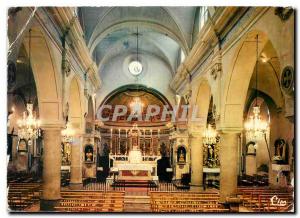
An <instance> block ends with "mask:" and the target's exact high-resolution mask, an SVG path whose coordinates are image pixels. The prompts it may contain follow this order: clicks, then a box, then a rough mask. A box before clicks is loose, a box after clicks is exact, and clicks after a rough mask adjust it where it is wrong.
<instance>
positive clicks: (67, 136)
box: [61, 122, 75, 142]
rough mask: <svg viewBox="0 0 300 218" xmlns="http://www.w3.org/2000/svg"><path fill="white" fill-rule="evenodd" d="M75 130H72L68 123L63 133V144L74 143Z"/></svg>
mask: <svg viewBox="0 0 300 218" xmlns="http://www.w3.org/2000/svg"><path fill="white" fill-rule="evenodd" d="M74 134H75V130H74V129H73V128H72V126H71V124H70V122H68V123H67V125H66V128H65V129H63V130H62V131H61V136H62V142H72V141H73V136H74Z"/></svg>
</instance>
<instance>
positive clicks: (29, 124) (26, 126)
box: [17, 103, 41, 141]
mask: <svg viewBox="0 0 300 218" xmlns="http://www.w3.org/2000/svg"><path fill="white" fill-rule="evenodd" d="M26 109H27V111H24V112H23V118H22V120H18V121H17V124H18V138H20V139H25V140H27V141H29V140H32V139H37V138H38V137H39V136H41V129H40V121H39V120H38V119H36V117H35V115H33V104H30V103H28V104H27V105H26Z"/></svg>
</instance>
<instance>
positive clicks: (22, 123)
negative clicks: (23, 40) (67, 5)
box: [17, 29, 41, 141]
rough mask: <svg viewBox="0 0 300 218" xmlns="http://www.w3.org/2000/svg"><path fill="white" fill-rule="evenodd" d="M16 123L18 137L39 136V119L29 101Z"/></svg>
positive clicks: (35, 137)
mask: <svg viewBox="0 0 300 218" xmlns="http://www.w3.org/2000/svg"><path fill="white" fill-rule="evenodd" d="M28 47H29V48H28V50H29V52H28V54H29V58H28V72H29V71H30V66H31V29H30V30H29V46H28ZM17 124H18V138H19V139H25V140H27V141H30V140H33V139H37V138H38V137H39V136H41V129H40V120H38V119H37V118H36V116H35V115H34V114H33V104H32V103H31V101H30V96H29V101H28V103H27V104H26V111H24V112H23V117H22V120H18V121H17Z"/></svg>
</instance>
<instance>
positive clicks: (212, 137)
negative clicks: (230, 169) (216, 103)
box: [202, 124, 218, 145]
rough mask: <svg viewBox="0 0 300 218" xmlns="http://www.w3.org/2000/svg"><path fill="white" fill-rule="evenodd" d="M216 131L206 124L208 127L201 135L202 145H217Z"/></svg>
mask: <svg viewBox="0 0 300 218" xmlns="http://www.w3.org/2000/svg"><path fill="white" fill-rule="evenodd" d="M217 137H218V134H217V131H216V130H215V129H213V128H212V126H211V125H210V124H208V127H207V128H206V129H205V131H204V133H203V138H202V140H203V144H205V145H215V144H217Z"/></svg>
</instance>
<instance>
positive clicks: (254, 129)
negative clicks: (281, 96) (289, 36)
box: [245, 35, 269, 141]
mask: <svg viewBox="0 0 300 218" xmlns="http://www.w3.org/2000/svg"><path fill="white" fill-rule="evenodd" d="M257 86H258V35H256V67H255V87H256V88H255V92H256V98H255V106H254V107H253V115H251V116H250V117H249V119H248V120H247V121H246V122H245V130H246V136H247V138H248V139H249V140H252V141H257V140H258V139H261V138H263V137H264V136H265V134H266V132H267V130H268V128H269V123H268V122H267V121H264V120H262V119H261V115H260V106H259V105H258V103H257V100H258V88H257Z"/></svg>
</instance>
